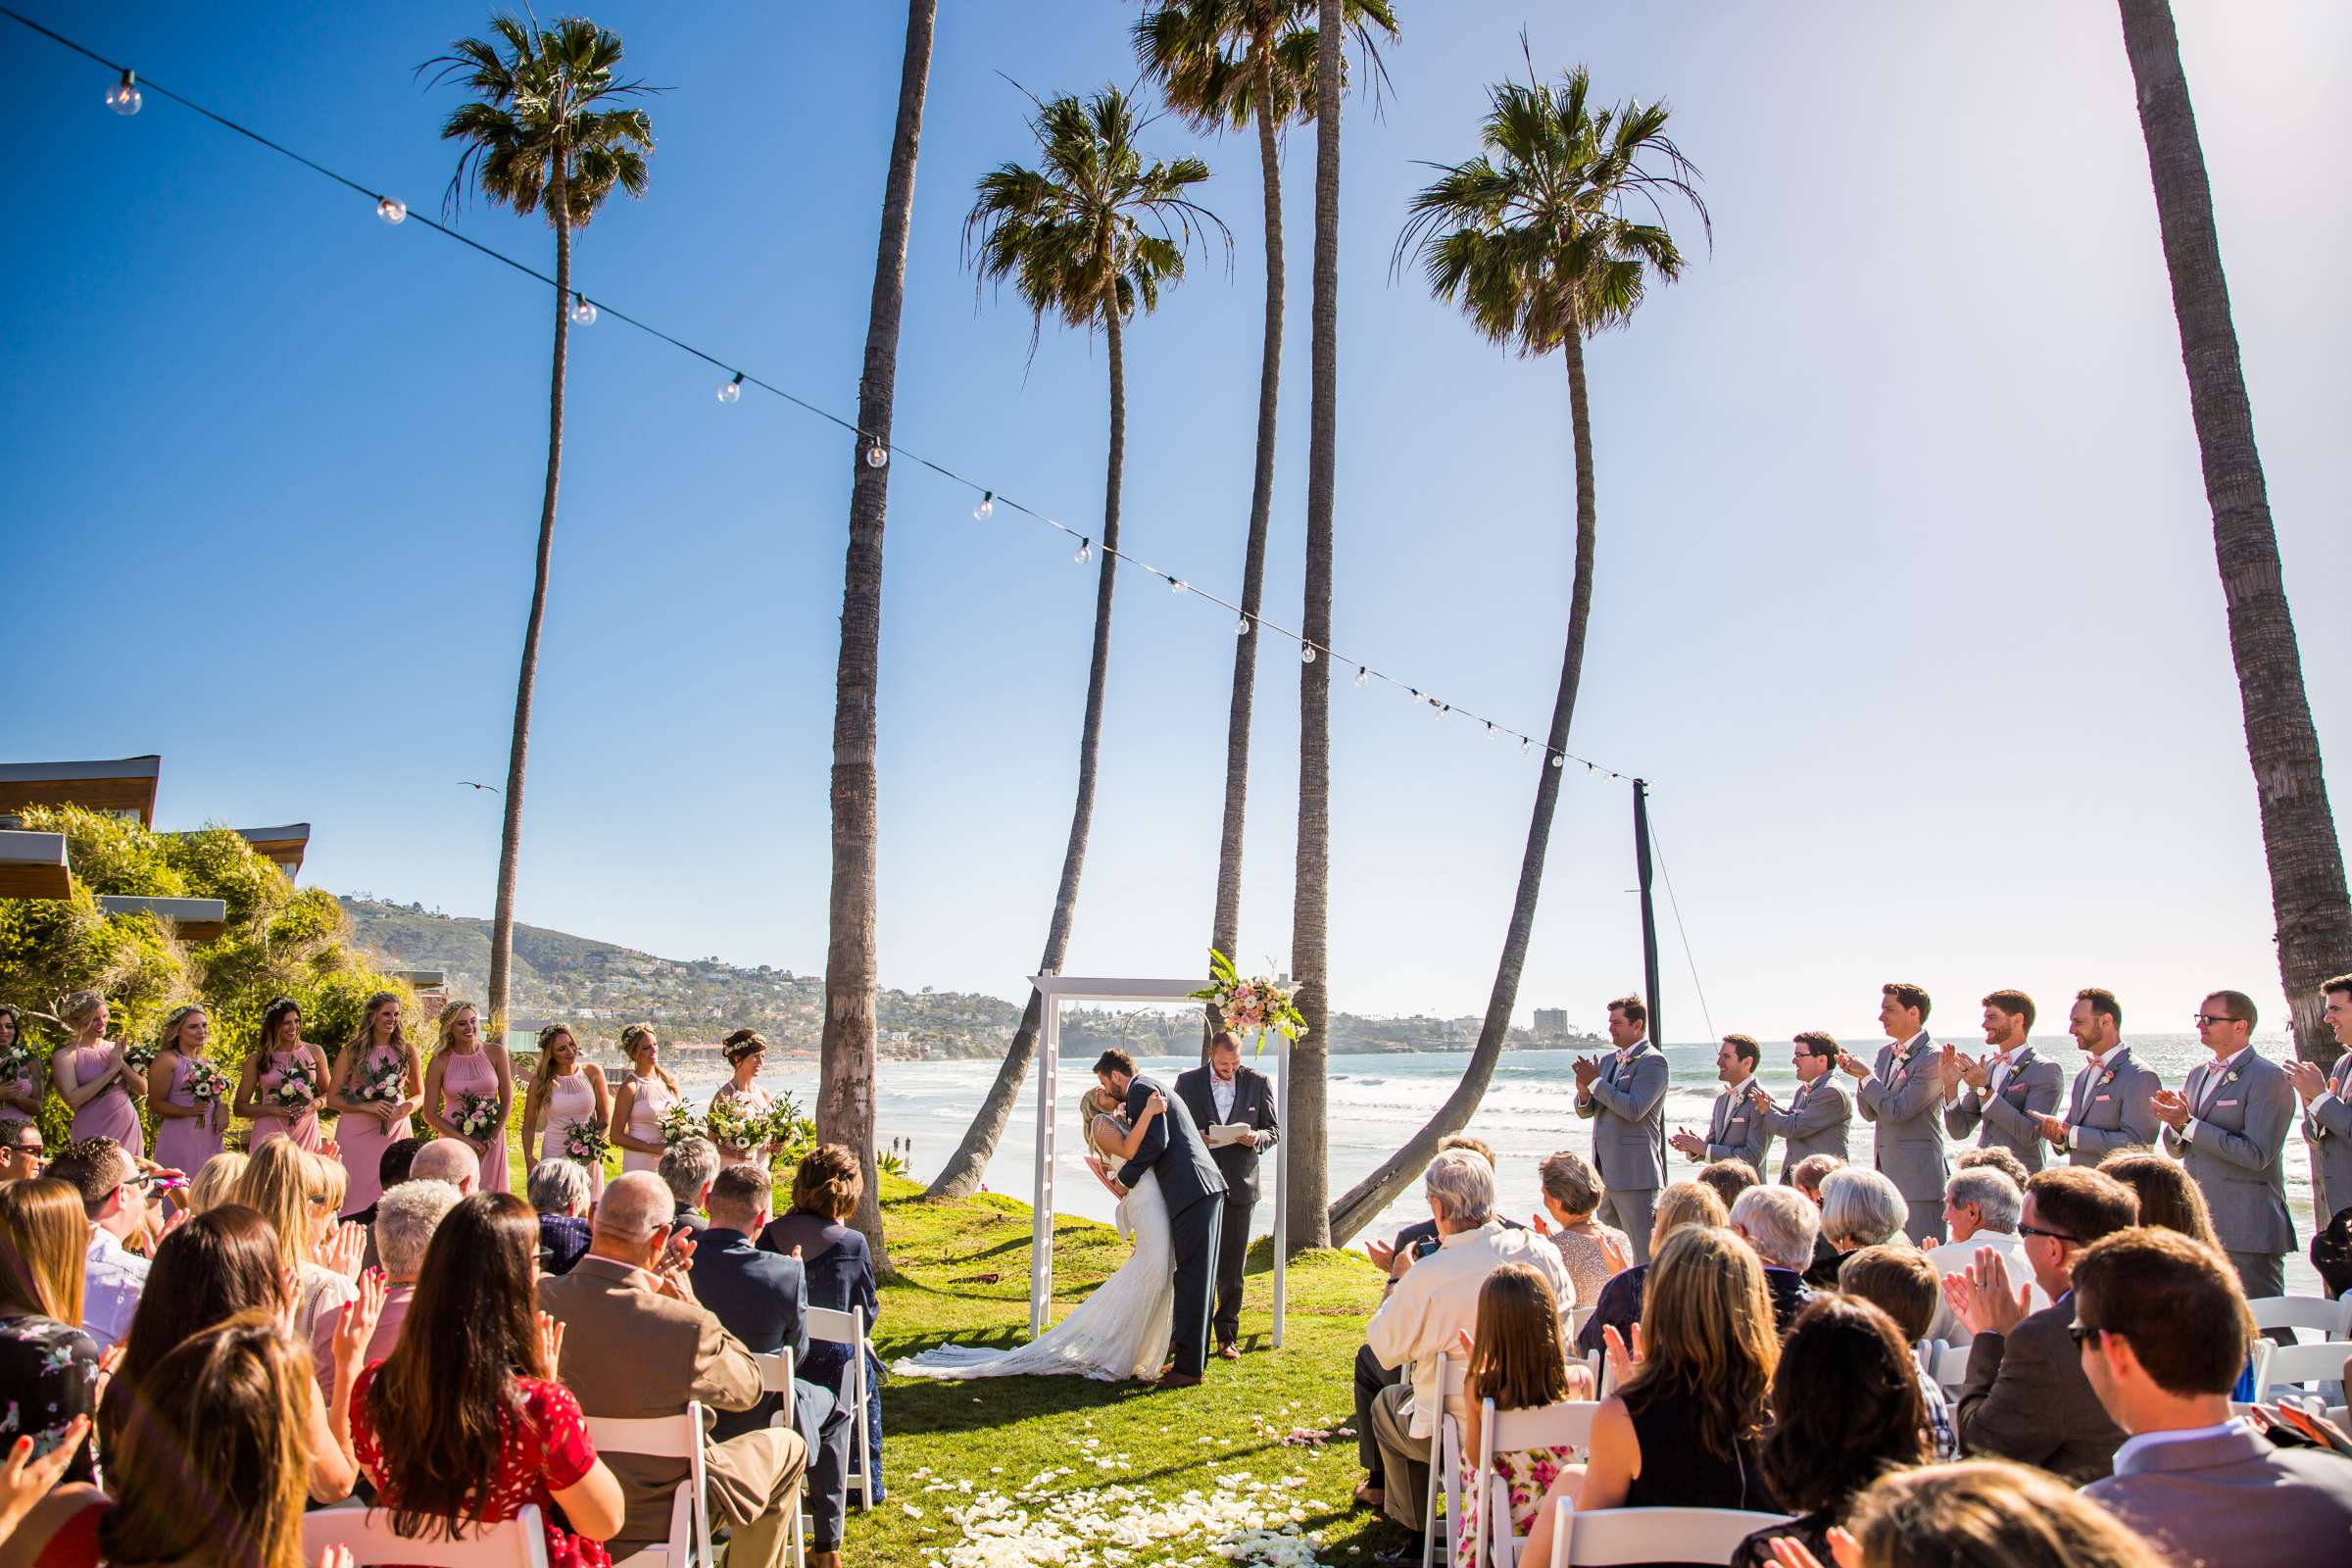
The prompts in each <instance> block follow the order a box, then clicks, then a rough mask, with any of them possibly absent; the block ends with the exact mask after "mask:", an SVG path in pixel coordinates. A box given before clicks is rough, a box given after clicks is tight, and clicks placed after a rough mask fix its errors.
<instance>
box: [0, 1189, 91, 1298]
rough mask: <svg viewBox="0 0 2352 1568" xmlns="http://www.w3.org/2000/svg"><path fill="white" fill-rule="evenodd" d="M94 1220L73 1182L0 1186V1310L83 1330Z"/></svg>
mask: <svg viewBox="0 0 2352 1568" xmlns="http://www.w3.org/2000/svg"><path fill="white" fill-rule="evenodd" d="M88 1250H90V1217H89V1214H88V1213H87V1212H86V1211H85V1210H84V1209H83V1208H82V1206H81V1194H80V1193H79V1192H77V1191H75V1189H74V1188H73V1184H71V1183H69V1182H61V1181H56V1180H53V1179H52V1178H50V1177H47V1176H37V1177H34V1178H32V1179H30V1180H27V1181H18V1182H7V1183H0V1306H7V1307H10V1308H12V1309H14V1310H16V1311H19V1312H33V1313H37V1314H39V1315H40V1316H42V1317H48V1318H55V1319H56V1320H57V1321H58V1322H60V1323H64V1324H67V1325H69V1326H70V1327H73V1328H79V1327H80V1326H81V1287H82V1254H83V1253H85V1252H87V1251H88Z"/></svg>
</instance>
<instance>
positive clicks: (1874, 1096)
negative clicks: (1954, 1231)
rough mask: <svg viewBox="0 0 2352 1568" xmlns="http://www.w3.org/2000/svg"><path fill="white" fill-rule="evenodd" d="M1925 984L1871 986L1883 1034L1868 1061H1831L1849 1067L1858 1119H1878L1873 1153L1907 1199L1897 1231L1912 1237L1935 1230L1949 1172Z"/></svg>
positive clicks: (1850, 1058)
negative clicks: (1876, 1053)
mask: <svg viewBox="0 0 2352 1568" xmlns="http://www.w3.org/2000/svg"><path fill="white" fill-rule="evenodd" d="M1930 1005H1931V1004H1930V1002H1929V999H1928V994H1927V992H1926V991H1925V990H1924V989H1923V988H1921V987H1919V986H1915V985H1912V984H1910V983H1908V982H1906V981H1901V980H1897V981H1892V982H1890V983H1888V984H1887V985H1884V986H1881V987H1880V988H1879V1027H1880V1028H1882V1029H1884V1030H1886V1031H1887V1035H1888V1037H1889V1039H1888V1042H1887V1044H1886V1045H1884V1046H1882V1047H1880V1048H1879V1059H1878V1061H1877V1063H1876V1064H1875V1065H1871V1066H1865V1065H1863V1063H1862V1061H1861V1059H1860V1058H1859V1057H1857V1056H1855V1055H1853V1054H1850V1053H1843V1052H1841V1053H1839V1054H1838V1066H1839V1067H1841V1068H1843V1069H1844V1070H1845V1071H1847V1072H1849V1073H1851V1074H1853V1076H1854V1078H1855V1080H1856V1087H1855V1090H1854V1098H1855V1099H1856V1100H1857V1101H1859V1102H1860V1103H1861V1105H1862V1116H1863V1119H1864V1120H1865V1121H1873V1122H1876V1123H1878V1129H1879V1130H1878V1138H1877V1143H1876V1149H1875V1152H1874V1158H1875V1161H1876V1163H1877V1165H1878V1168H1879V1170H1880V1171H1881V1172H1882V1173H1884V1174H1885V1175H1886V1177H1887V1180H1889V1181H1891V1182H1893V1183H1894V1186H1895V1190H1896V1191H1897V1192H1899V1193H1901V1194H1902V1195H1903V1201H1904V1202H1905V1203H1906V1204H1908V1205H1909V1206H1910V1210H1911V1217H1910V1218H1909V1219H1908V1220H1907V1221H1905V1222H1904V1225H1903V1232H1904V1234H1905V1235H1907V1236H1909V1237H1910V1238H1911V1240H1912V1241H1913V1242H1914V1243H1917V1242H1920V1241H1923V1240H1925V1239H1926V1238H1928V1237H1930V1236H1933V1235H1935V1234H1936V1228H1937V1226H1938V1225H1939V1224H1940V1222H1941V1221H1942V1219H1943V1183H1944V1179H1945V1178H1946V1177H1947V1176H1949V1175H1950V1174H1951V1172H1950V1170H1949V1168H1948V1167H1947V1166H1946V1165H1945V1163H1944V1158H1943V1127H1942V1125H1941V1124H1940V1121H1939V1119H1938V1116H1937V1113H1938V1112H1939V1111H1941V1110H1942V1108H1943V1075H1942V1073H1941V1072H1940V1071H1939V1070H1938V1068H1937V1066H1936V1051H1935V1046H1934V1043H1933V1042H1932V1041H1930V1040H1929V1039H1928V1009H1929V1006H1930Z"/></svg>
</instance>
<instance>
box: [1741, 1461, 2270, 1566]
mask: <svg viewBox="0 0 2352 1568" xmlns="http://www.w3.org/2000/svg"><path fill="white" fill-rule="evenodd" d="M1852 1520H1853V1523H1852V1525H1851V1527H1850V1528H1851V1531H1852V1535H1853V1538H1854V1544H1853V1546H1851V1547H1850V1548H1848V1551H1844V1552H1840V1553H1838V1563H1840V1564H1850V1568H2165V1562H2164V1559H2163V1558H2162V1557H2161V1556H2159V1555H2158V1554H2157V1552H2156V1550H2155V1548H2154V1547H2152V1546H2150V1545H2149V1544H2147V1543H2146V1542H2145V1541H2142V1540H2141V1539H2140V1538H2139V1537H2138V1536H2136V1535H2134V1534H2132V1532H2131V1529H2130V1528H2129V1527H2127V1526H2126V1525H2125V1524H2123V1522H2122V1521H2120V1520H2118V1519H2117V1518H2116V1517H2115V1515H2113V1514H2111V1513H2109V1512H2108V1511H2107V1510H2106V1509H2104V1508H2102V1507H2100V1506H2099V1505H2098V1504H2097V1503H2095V1502H2092V1501H2090V1500H2089V1499H2088V1498H2087V1497H2085V1496H2084V1495H2082V1494H2081V1493H2078V1492H2075V1491H2073V1490H2072V1489H2070V1488H2069V1487H2067V1485H2066V1484H2065V1483H2064V1482H2062V1481H2058V1480H2056V1479H2054V1478H2052V1477H2050V1476H2047V1475H2044V1474H2043V1473H2042V1472H2041V1471H2039V1470H2034V1469H2030V1468H2028V1467H2027V1466H2025V1465H2018V1464H2003V1463H2000V1462H1999V1461H1997V1460H1980V1461H1976V1462H1972V1463H1967V1464H1938V1465H1930V1466H1928V1467H1927V1468H1926V1469H1924V1470H1898V1471H1896V1472H1894V1473H1893V1474H1892V1475H1888V1476H1883V1477H1881V1478H1880V1479H1879V1481H1878V1482H1877V1484H1875V1485H1874V1486H1872V1487H1871V1489H1870V1490H1869V1491H1867V1492H1865V1493H1863V1494H1862V1495H1861V1496H1859V1497H1857V1498H1855V1499H1854V1505H1853V1509H1852ZM1849 1552H1850V1555H1849ZM1782 1561H1783V1562H1784V1563H1785V1564H1786V1565H1787V1568H1822V1562H1823V1560H1817V1559H1816V1558H1815V1557H1814V1555H1813V1553H1811V1552H1810V1551H1807V1550H1806V1549H1805V1548H1804V1547H1803V1546H1801V1545H1796V1544H1792V1545H1791V1546H1790V1548H1789V1555H1788V1556H1787V1557H1785V1558H1783V1559H1782ZM2212 1568H2226V1565H2225V1564H2222V1563H2215V1564H2213V1565H2212Z"/></svg>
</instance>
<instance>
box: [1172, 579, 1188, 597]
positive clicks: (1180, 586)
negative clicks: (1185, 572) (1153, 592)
mask: <svg viewBox="0 0 2352 1568" xmlns="http://www.w3.org/2000/svg"><path fill="white" fill-rule="evenodd" d="M1191 586H1192V584H1191V583H1188V582H1186V581H1185V580H1184V579H1183V578H1182V577H1170V578H1169V579H1168V592H1170V593H1172V594H1180V593H1182V592H1184V591H1185V590H1186V589H1187V588H1190V587H1191Z"/></svg>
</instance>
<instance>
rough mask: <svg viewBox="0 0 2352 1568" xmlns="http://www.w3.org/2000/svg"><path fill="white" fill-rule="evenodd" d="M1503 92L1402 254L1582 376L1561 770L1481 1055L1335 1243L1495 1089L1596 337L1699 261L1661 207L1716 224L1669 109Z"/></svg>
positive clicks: (1423, 204)
mask: <svg viewBox="0 0 2352 1568" xmlns="http://www.w3.org/2000/svg"><path fill="white" fill-rule="evenodd" d="M1488 92H1489V102H1490V108H1489V110H1488V112H1487V118H1486V123H1485V124H1484V125H1483V127H1482V128H1481V132H1480V140H1481V142H1482V143H1483V144H1484V147H1485V150H1484V151H1483V152H1481V153H1480V154H1479V155H1478V156H1477V157H1475V158H1472V159H1470V160H1469V161H1468V162H1466V163H1461V164H1456V165H1453V166H1451V167H1449V168H1448V167H1445V166H1440V168H1441V171H1442V172H1440V174H1439V176H1438V178H1437V179H1436V180H1434V181H1433V182H1431V183H1430V184H1429V185H1428V186H1427V187H1425V188H1424V189H1423V190H1421V191H1420V192H1419V193H1418V194H1417V195H1415V196H1414V198H1413V202H1412V217H1411V220H1410V221H1408V222H1407V223H1406V224H1405V228H1404V233H1403V234H1402V236H1401V237H1399V238H1398V240H1397V261H1398V262H1399V263H1401V262H1402V261H1403V259H1404V257H1405V256H1406V255H1407V254H1408V253H1412V254H1417V255H1418V256H1419V257H1420V258H1421V260H1422V262H1423V264H1424V267H1425V270H1426V271H1427V274H1428V278H1429V287H1430V292H1431V293H1432V294H1435V295H1436V296H1437V297H1438V298H1439V299H1441V300H1445V301H1447V302H1449V303H1452V304H1456V305H1459V306H1460V307H1461V308H1462V311H1463V313H1464V314H1465V315H1467V316H1468V317H1469V318H1470V322H1471V324H1472V325H1473V326H1474V327H1476V328H1477V329H1478V331H1480V332H1481V333H1483V334H1485V335H1486V336H1487V337H1489V338H1491V339H1493V340H1494V341H1495V342H1496V343H1499V344H1501V345H1503V346H1504V347H1506V348H1511V349H1516V350H1517V351H1518V352H1519V353H1520V354H1522V355H1537V354H1549V353H1551V352H1553V351H1554V350H1557V351H1558V352H1559V355H1560V358H1561V359H1562V360H1563V361H1564V362H1565V363H1566V365H1567V368H1568V421H1569V428H1570V435H1571V438H1572V444H1573V447H1574V450H1575V454H1576V567H1575V576H1574V578H1573V580H1572V581H1571V582H1570V584H1569V590H1568V646H1567V651H1566V652H1565V654H1564V655H1563V656H1562V657H1561V661H1560V686H1559V692H1558V694H1557V696H1555V697H1554V698H1553V700H1552V707H1551V728H1550V730H1549V732H1548V733H1547V734H1546V736H1545V738H1544V739H1545V744H1546V745H1547V746H1548V748H1549V749H1550V754H1551V755H1550V760H1552V761H1553V762H1554V763H1555V765H1553V766H1549V767H1544V768H1541V769H1539V770H1538V776H1537V780H1536V805H1535V812H1534V815H1533V816H1532V817H1531V819H1530V820H1529V822H1528V828H1527V849H1526V851H1525V853H1524V854H1523V855H1522V856H1521V858H1520V862H1519V886H1518V891H1517V892H1516V894H1515V895H1514V896H1513V898H1512V901H1511V916H1510V922H1509V924H1508V925H1507V926H1505V927H1504V931H1503V941H1502V956H1501V958H1500V960H1499V961H1498V962H1497V963H1496V964H1495V987H1494V990H1493V991H1492V992H1490V993H1489V995H1488V998H1487V1013H1486V1018H1485V1020H1484V1022H1483V1023H1482V1025H1481V1026H1480V1029H1479V1034H1478V1045H1477V1048H1476V1049H1475V1050H1474V1051H1473V1052H1472V1053H1471V1056H1470V1061H1469V1064H1468V1066H1467V1067H1465V1068H1464V1070H1463V1072H1462V1078H1461V1082H1460V1083H1459V1084H1457V1085H1455V1087H1454V1090H1453V1093H1452V1094H1451V1095H1449V1096H1448V1097H1447V1098H1446V1103H1444V1104H1443V1105H1441V1106H1440V1107H1439V1108H1438V1111H1437V1113H1436V1114H1435V1115H1433V1116H1431V1117H1430V1119H1429V1121H1428V1123H1427V1124H1426V1125H1425V1126H1423V1127H1422V1128H1421V1130H1420V1131H1419V1132H1417V1133H1415V1134H1414V1135H1413V1136H1412V1138H1411V1139H1409V1140H1408V1141H1407V1142H1406V1143H1405V1146H1404V1147H1403V1148H1402V1149H1400V1150H1398V1151H1397V1152H1396V1153H1395V1154H1392V1155H1391V1156H1390V1157H1389V1158H1388V1159H1387V1160H1386V1161H1384V1162H1383V1163H1382V1164H1381V1166H1380V1168H1379V1169H1378V1170H1375V1171H1374V1172H1373V1173H1372V1174H1371V1175H1369V1176H1367V1177H1365V1178H1364V1179H1363V1180H1362V1181H1361V1182H1359V1183H1357V1184H1356V1186H1355V1187H1354V1188H1353V1189H1352V1190H1351V1191H1349V1192H1348V1195H1347V1196H1346V1197H1344V1198H1342V1199H1341V1200H1340V1201H1339V1202H1338V1203H1337V1204H1335V1205H1334V1206H1333V1208H1332V1216H1331V1228H1332V1234H1333V1235H1334V1237H1335V1238H1336V1239H1338V1240H1339V1241H1341V1242H1345V1241H1347V1240H1348V1238H1349V1237H1351V1236H1353V1235H1354V1234H1355V1233H1356V1232H1357V1231H1359V1230H1361V1229H1362V1228H1363V1227H1364V1226H1365V1225H1367V1224H1369V1223H1370V1222H1371V1221H1372V1219H1373V1217H1374V1216H1375V1215H1377V1214H1379V1212H1380V1211H1381V1210H1382V1209H1383V1208H1385V1207H1387V1206H1388V1204H1389V1202H1390V1201H1391V1200H1392V1199H1394V1198H1395V1197H1396V1196H1397V1192H1398V1191H1399V1190H1401V1189H1402V1188H1403V1186H1404V1185H1405V1184H1406V1183H1407V1182H1410V1181H1411V1180H1412V1179H1413V1178H1414V1177H1415V1176H1417V1175H1419V1174H1420V1172H1421V1168H1422V1167H1423V1166H1424V1165H1426V1164H1428V1163H1429V1158H1430V1156H1431V1155H1432V1154H1433V1153H1435V1152H1437V1145H1438V1140H1439V1139H1441V1138H1443V1137H1445V1136H1446V1134H1447V1133H1451V1132H1458V1131H1459V1130H1460V1129H1461V1128H1462V1127H1463V1126H1465V1125H1466V1124H1467V1123H1468V1122H1469V1120H1470V1114H1471V1112H1472V1111H1474V1110H1476V1109H1477V1108H1478V1103H1479V1100H1480V1099H1481V1098H1482V1097H1483V1096H1484V1095H1485V1094H1486V1092H1487V1084H1488V1082H1489V1080H1490V1079H1492V1078H1493V1077H1494V1074H1495V1058H1496V1056H1498V1055H1499V1054H1501V1051H1502V1042H1503V1037H1504V1035H1505V1034H1506V1033H1507V1032H1508V1031H1509V1029H1510V1023H1511V1009H1512V1008H1513V1006H1514V1005H1516V1004H1517V1001H1518V996H1519V973H1520V969H1521V967H1522V965H1523V964H1524V963H1525V962H1526V959H1527V944H1528V938H1529V935H1530V933H1531V932H1532V931H1533V930H1534V928H1535V922H1536V899H1537V895H1538V894H1539V893H1541V892H1542V891H1543V885H1544V852H1545V850H1546V848H1547V847H1548V846H1549V844H1550V840H1551V818H1552V811H1553V809H1554V808H1555V807H1556V806H1557V805H1558V804H1559V798H1560V779H1561V778H1562V776H1563V773H1564V769H1563V768H1561V767H1560V766H1558V765H1556V763H1558V762H1559V761H1560V760H1563V759H1562V758H1561V753H1562V751H1563V749H1564V748H1565V747H1566V746H1567V744H1568V731H1569V726H1570V723H1571V721H1572V720H1573V719H1574V718H1575V716H1576V689H1577V683H1578V681H1579V680H1580V679H1581V677H1582V675H1583V673H1584V663H1585V627H1586V624H1587V621H1588V619H1589V617H1590V613H1591V610H1592V606H1593V533H1594V526H1595V518H1594V507H1593V420H1592V409H1591V401H1590V397H1589V394H1588V392H1587V389H1586V383H1585V339H1586V338H1588V337H1591V336H1592V335H1593V334H1594V333H1596V332H1601V331H1605V330H1607V329H1608V328H1610V327H1614V326H1623V325H1625V324H1626V323H1627V322H1628V321H1630V320H1631V319H1633V315H1634V312H1635V311H1636V310H1638V309H1640V307H1641V305H1642V299H1643V297H1644V296H1645V294H1646V293H1647V292H1648V288H1649V283H1650V281H1651V279H1652V278H1655V279H1658V280H1660V281H1663V282H1668V283H1671V282H1673V281H1674V280H1675V279H1676V278H1677V277H1679V276H1681V274H1682V270H1683V254H1682V251H1681V249H1680V248H1679V247H1678V246H1677V245H1676V244H1675V242H1674V236H1673V235H1672V234H1670V233H1668V232H1667V230H1666V227H1665V223H1664V213H1663V210H1662V208H1661V206H1660V200H1659V199H1660V198H1661V197H1663V198H1667V199H1673V198H1676V197H1680V198H1682V199H1684V200H1687V201H1688V202H1689V203H1690V204H1691V207H1692V208H1694V209H1695V210H1696V211H1697V213H1698V217H1699V221H1700V224H1701V226H1702V227H1704V226H1707V209H1706V204H1705V203H1704V202H1703V201H1701V200H1700V199H1699V195H1698V191H1697V188H1696V186H1695V184H1694V181H1695V180H1696V179H1697V178H1698V171H1697V170H1696V169H1695V168H1693V167H1692V166H1691V162H1690V161H1689V160H1688V159H1686V158H1685V157H1684V156H1683V154H1682V150H1681V149H1680V148H1678V147H1676V146H1675V144H1674V142H1673V140H1672V139H1671V138H1670V137H1669V136H1668V135H1667V134H1666V123H1667V118H1668V111H1667V108H1666V106H1665V105H1664V104H1642V103H1641V102H1639V101H1636V102H1633V103H1627V104H1621V105H1618V106H1617V107H1615V108H1600V109H1595V108H1594V107H1593V105H1592V103H1591V102H1590V96H1591V94H1590V82H1589V80H1588V78H1587V76H1586V73H1585V70H1584V68H1583V67H1581V66H1580V67H1578V68H1577V69H1576V70H1574V71H1572V72H1570V73H1568V77H1567V79H1566V80H1565V81H1563V82H1561V83H1560V84H1558V85H1556V86H1545V85H1544V84H1542V83H1540V82H1538V81H1537V80H1536V79H1535V63H1534V61H1533V59H1532V58H1531V59H1530V60H1529V63H1528V81H1527V84H1526V85H1524V86H1520V85H1517V84H1514V83H1503V84H1499V85H1496V86H1495V87H1492V88H1490V89H1489V90H1488ZM1629 208H1639V209H1642V210H1644V211H1646V212H1647V213H1648V214H1649V215H1650V216H1651V217H1653V218H1655V219H1656V220H1657V221H1653V222H1644V221H1641V220H1640V219H1639V218H1638V217H1633V216H1628V210H1629ZM1709 232H1710V237H1711V234H1712V230H1711V229H1710V230H1709Z"/></svg>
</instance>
